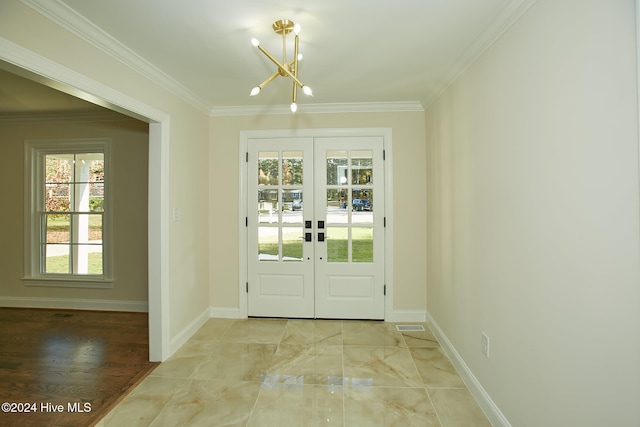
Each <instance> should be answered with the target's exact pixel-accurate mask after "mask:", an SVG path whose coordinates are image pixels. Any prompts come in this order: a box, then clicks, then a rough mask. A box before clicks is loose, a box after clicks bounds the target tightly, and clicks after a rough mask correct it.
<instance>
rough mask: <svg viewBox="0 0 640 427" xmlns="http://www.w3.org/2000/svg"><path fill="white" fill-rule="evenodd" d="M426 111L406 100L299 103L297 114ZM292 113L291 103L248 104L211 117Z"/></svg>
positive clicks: (213, 112)
mask: <svg viewBox="0 0 640 427" xmlns="http://www.w3.org/2000/svg"><path fill="white" fill-rule="evenodd" d="M409 111H424V108H423V107H422V104H420V102H418V101H406V102H349V103H333V104H298V111H297V112H296V114H319V113H399V112H409ZM277 114H288V115H291V114H292V113H291V109H290V106H289V105H246V106H229V107H214V108H212V109H211V111H210V112H209V115H210V116H211V117H223V116H257V115H277Z"/></svg>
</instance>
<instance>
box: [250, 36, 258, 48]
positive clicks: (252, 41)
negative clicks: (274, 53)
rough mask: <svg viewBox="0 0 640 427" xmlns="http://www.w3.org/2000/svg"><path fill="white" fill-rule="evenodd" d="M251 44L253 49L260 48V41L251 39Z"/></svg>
mask: <svg viewBox="0 0 640 427" xmlns="http://www.w3.org/2000/svg"><path fill="white" fill-rule="evenodd" d="M251 44H252V45H254V46H255V47H258V46H260V40H258V39H255V38H254V39H251Z"/></svg>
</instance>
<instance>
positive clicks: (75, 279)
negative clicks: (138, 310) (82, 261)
mask: <svg viewBox="0 0 640 427" xmlns="http://www.w3.org/2000/svg"><path fill="white" fill-rule="evenodd" d="M22 281H23V282H24V285H25V286H43V287H52V288H87V289H112V288H113V279H104V278H95V277H90V276H64V275H60V276H54V277H42V276H40V277H23V278H22Z"/></svg>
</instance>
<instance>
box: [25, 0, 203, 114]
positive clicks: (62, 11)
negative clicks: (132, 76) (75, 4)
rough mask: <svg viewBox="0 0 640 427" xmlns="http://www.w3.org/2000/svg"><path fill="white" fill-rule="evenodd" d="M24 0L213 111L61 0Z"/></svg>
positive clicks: (26, 3)
mask: <svg viewBox="0 0 640 427" xmlns="http://www.w3.org/2000/svg"><path fill="white" fill-rule="evenodd" d="M20 1H21V2H22V3H23V4H25V5H26V6H28V7H30V8H31V9H33V10H35V11H36V12H38V13H40V14H41V15H43V16H44V17H46V18H48V19H49V20H51V21H53V22H55V23H56V24H58V25H60V26H61V27H63V28H65V29H66V30H68V31H70V32H71V33H72V34H74V35H76V36H77V37H79V38H80V39H82V40H84V41H85V42H87V43H89V44H90V45H92V46H94V47H96V48H98V49H100V50H101V51H103V52H104V53H106V54H107V55H109V56H111V57H112V58H115V59H117V60H118V61H120V62H122V63H123V64H125V65H127V66H128V67H130V68H131V69H133V70H134V71H136V72H137V73H139V74H141V75H143V76H145V77H146V78H148V79H149V80H151V81H153V82H154V83H156V84H158V85H160V86H161V87H163V88H165V89H166V90H168V91H169V92H171V93H172V94H174V95H175V96H177V97H178V98H180V99H182V100H183V101H185V102H187V103H188V104H190V105H192V106H193V107H195V108H197V109H198V110H200V111H202V112H203V113H207V114H208V113H209V111H210V110H211V105H210V104H209V103H208V102H206V101H205V100H204V99H202V98H201V97H199V96H197V95H195V94H194V93H193V92H191V91H190V90H189V89H187V88H186V87H184V86H183V85H181V84H180V83H178V82H177V81H176V80H174V79H173V78H171V77H170V76H169V75H167V74H166V73H164V72H163V71H161V70H160V69H159V68H157V67H156V66H154V65H153V64H151V63H150V62H148V61H147V60H146V59H144V58H142V57H141V56H140V55H138V54H137V53H135V52H134V51H132V50H131V49H129V48H128V47H127V46H125V45H124V44H122V43H120V42H119V41H118V40H116V39H115V38H113V37H111V36H110V35H109V34H108V33H106V32H105V31H103V30H102V29H101V28H99V27H97V26H96V25H95V24H93V23H92V22H91V21H89V20H87V19H86V18H84V17H83V16H81V15H79V14H78V13H76V12H75V11H74V10H73V9H71V8H70V7H68V6H67V5H65V4H64V3H62V2H60V1H59V0H54V1H52V0H20Z"/></svg>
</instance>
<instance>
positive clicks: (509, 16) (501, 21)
mask: <svg viewBox="0 0 640 427" xmlns="http://www.w3.org/2000/svg"><path fill="white" fill-rule="evenodd" d="M537 1H538V0H513V1H511V2H509V4H508V5H507V6H506V7H505V8H504V9H502V10H501V11H500V13H499V14H498V15H497V16H496V17H495V18H494V19H493V21H492V22H491V25H489V27H488V28H487V29H486V30H485V31H484V32H483V33H482V34H480V36H479V37H478V38H477V39H476V40H475V42H474V43H473V44H472V45H471V46H470V47H469V48H468V49H467V50H466V51H465V53H464V54H463V55H462V56H461V57H460V59H459V60H458V62H457V63H456V64H455V65H454V66H453V67H451V69H450V70H449V72H448V73H447V74H446V75H445V76H443V79H442V84H440V85H438V86H436V87H435V88H434V89H433V90H431V91H430V92H429V93H428V94H427V95H426V96H425V97H424V98H423V99H422V105H424V108H425V109H428V108H429V107H430V106H431V104H432V103H433V102H434V101H435V100H436V99H438V97H439V96H440V95H442V93H444V91H445V90H446V89H447V88H448V87H449V86H450V85H451V84H453V82H455V81H456V80H457V79H458V77H460V76H461V75H462V74H463V73H464V72H465V71H466V70H467V69H468V68H469V67H471V65H472V64H473V63H474V62H476V60H477V59H478V58H480V57H481V56H482V55H483V54H484V53H485V52H486V51H488V50H489V48H490V47H491V46H493V44H494V43H495V42H496V41H498V39H500V37H502V36H503V35H504V34H505V33H506V32H507V30H509V28H511V26H512V25H513V24H515V23H516V21H518V19H520V17H521V16H522V15H524V14H525V12H526V11H527V10H529V8H531V6H533V5H534V4H535V3H536V2H537Z"/></svg>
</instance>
